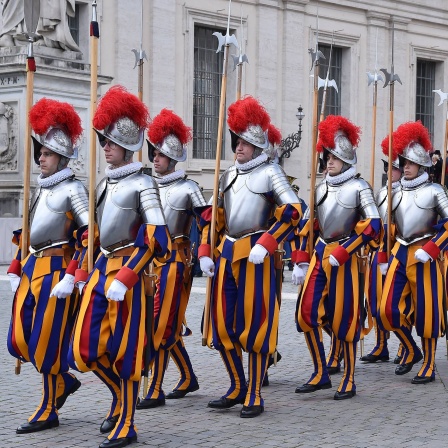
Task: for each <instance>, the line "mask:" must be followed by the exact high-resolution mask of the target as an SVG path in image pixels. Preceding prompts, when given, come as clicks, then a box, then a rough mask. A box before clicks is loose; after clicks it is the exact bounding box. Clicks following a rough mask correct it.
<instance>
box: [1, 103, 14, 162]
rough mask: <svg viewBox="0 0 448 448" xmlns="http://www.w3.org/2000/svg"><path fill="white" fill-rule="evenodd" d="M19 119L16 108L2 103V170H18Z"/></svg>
mask: <svg viewBox="0 0 448 448" xmlns="http://www.w3.org/2000/svg"><path fill="white" fill-rule="evenodd" d="M16 134H17V120H16V118H15V114H14V109H13V108H12V107H11V106H10V105H8V104H5V103H0V171H17V139H16Z"/></svg>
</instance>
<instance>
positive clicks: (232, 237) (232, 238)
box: [226, 229, 269, 242]
mask: <svg viewBox="0 0 448 448" xmlns="http://www.w3.org/2000/svg"><path fill="white" fill-rule="evenodd" d="M267 230H269V229H259V230H253V231H251V230H245V231H243V232H240V233H236V234H234V235H229V234H226V238H227V239H229V240H230V241H233V242H235V241H237V240H240V239H243V238H246V237H247V236H252V235H256V234H257V233H263V232H266V231H267Z"/></svg>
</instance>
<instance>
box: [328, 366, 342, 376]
mask: <svg viewBox="0 0 448 448" xmlns="http://www.w3.org/2000/svg"><path fill="white" fill-rule="evenodd" d="M340 371H341V366H336V367H327V372H328V374H329V375H334V374H336V373H339V372H340Z"/></svg>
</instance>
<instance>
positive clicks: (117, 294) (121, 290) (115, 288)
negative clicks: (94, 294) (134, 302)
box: [106, 280, 128, 302]
mask: <svg viewBox="0 0 448 448" xmlns="http://www.w3.org/2000/svg"><path fill="white" fill-rule="evenodd" d="M127 291H128V288H126V286H124V285H123V283H121V282H120V280H114V281H113V282H112V283H111V284H110V286H109V289H108V290H107V292H106V297H107V298H108V299H110V300H114V301H115V302H122V301H123V300H124V296H125V295H126V293H127Z"/></svg>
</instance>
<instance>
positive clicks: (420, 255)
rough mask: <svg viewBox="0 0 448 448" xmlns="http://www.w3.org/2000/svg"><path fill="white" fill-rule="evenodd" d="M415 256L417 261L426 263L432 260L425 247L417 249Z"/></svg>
mask: <svg viewBox="0 0 448 448" xmlns="http://www.w3.org/2000/svg"><path fill="white" fill-rule="evenodd" d="M414 257H415V259H416V260H417V261H421V262H422V263H426V262H427V261H429V260H431V261H432V258H431V256H430V255H429V254H428V252H426V251H425V250H423V249H417V250H416V251H415V254H414Z"/></svg>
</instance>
